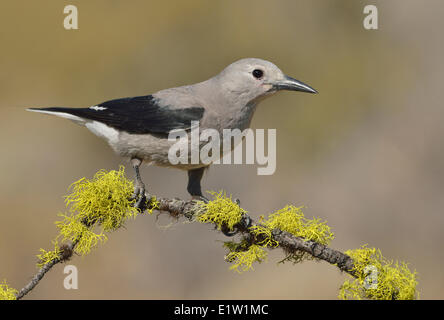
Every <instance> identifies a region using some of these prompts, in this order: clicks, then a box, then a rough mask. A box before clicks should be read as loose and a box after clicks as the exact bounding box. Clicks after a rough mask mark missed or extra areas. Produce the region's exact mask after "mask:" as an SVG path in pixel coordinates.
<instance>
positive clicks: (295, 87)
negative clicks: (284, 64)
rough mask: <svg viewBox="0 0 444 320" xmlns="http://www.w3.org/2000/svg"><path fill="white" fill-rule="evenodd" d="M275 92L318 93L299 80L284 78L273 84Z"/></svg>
mask: <svg viewBox="0 0 444 320" xmlns="http://www.w3.org/2000/svg"><path fill="white" fill-rule="evenodd" d="M273 89H275V90H290V91H302V92H308V93H318V92H317V91H316V90H315V89H313V88H312V87H310V86H309V85H308V84H305V83H303V82H301V81H299V80H296V79H294V78H292V77H289V76H285V77H284V79H283V80H280V81H278V82H276V83H274V84H273Z"/></svg>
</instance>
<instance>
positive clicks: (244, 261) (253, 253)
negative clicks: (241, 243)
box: [225, 244, 267, 273]
mask: <svg viewBox="0 0 444 320" xmlns="http://www.w3.org/2000/svg"><path fill="white" fill-rule="evenodd" d="M266 258H267V252H266V251H265V250H264V248H263V247H262V246H259V245H256V244H252V245H251V246H250V247H249V248H248V250H246V251H232V252H230V253H228V254H227V255H226V257H225V260H227V261H228V262H230V263H233V265H232V266H231V267H230V270H235V271H237V272H239V273H241V272H244V271H248V270H250V269H252V270H254V268H253V263H254V262H259V263H260V262H262V261H264V260H266Z"/></svg>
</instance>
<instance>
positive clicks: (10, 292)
mask: <svg viewBox="0 0 444 320" xmlns="http://www.w3.org/2000/svg"><path fill="white" fill-rule="evenodd" d="M17 294H18V291H17V290H16V289H14V288H11V287H9V286H8V285H7V284H6V280H3V282H0V300H17V298H16V296H17Z"/></svg>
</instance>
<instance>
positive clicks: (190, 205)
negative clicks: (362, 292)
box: [16, 198, 356, 300]
mask: <svg viewBox="0 0 444 320" xmlns="http://www.w3.org/2000/svg"><path fill="white" fill-rule="evenodd" d="M156 200H157V206H158V209H157V210H159V211H163V212H168V213H169V214H170V216H171V217H173V218H176V219H177V218H179V217H180V216H183V217H184V218H186V219H188V220H190V221H192V220H193V219H194V217H195V216H196V214H198V213H199V214H202V213H204V212H202V210H201V208H200V206H199V204H198V203H197V202H196V201H184V200H180V199H177V198H173V199H168V198H157V199H156ZM137 208H138V209H139V210H140V211H142V212H144V211H145V210H147V209H151V208H152V207H150V206H148V207H146V206H145V203H144V202H140V204H139V206H137ZM244 219H247V220H250V221H251V226H256V225H257V226H260V224H256V223H255V222H254V221H253V219H251V218H250V217H249V216H248V215H246V214H245V215H244ZM236 227H237V229H238V231H239V232H240V233H242V234H243V235H244V236H247V237H249V239H250V241H251V244H255V243H260V242H261V241H262V239H261V238H260V237H257V235H254V234H252V232H251V231H250V230H251V229H250V228H245V227H244V226H242V225H238V226H236ZM272 234H273V238H274V240H276V241H278V242H279V246H280V247H282V249H284V250H285V251H286V252H287V253H296V252H300V251H303V252H305V253H307V254H309V255H311V256H312V257H314V258H316V259H319V260H324V261H326V262H328V263H330V264H333V265H336V266H337V267H338V268H339V269H340V270H341V271H345V272H347V273H349V274H350V275H352V276H354V277H356V275H355V272H354V271H353V260H352V259H351V258H350V257H349V256H348V255H346V254H344V253H342V252H340V251H337V250H334V249H331V248H329V247H327V246H325V245H322V244H320V243H317V242H314V241H310V240H308V241H307V240H304V239H303V238H300V237H295V236H293V235H292V234H290V233H288V232H285V231H282V230H279V229H275V230H273V233H272ZM77 243H78V242H77V241H74V242H72V243H69V244H64V245H62V246H61V247H60V249H61V252H62V254H61V257H59V258H56V259H53V260H51V261H50V262H48V263H46V264H44V265H43V266H42V267H41V268H40V270H39V271H38V272H37V273H36V274H35V275H34V276H33V277H32V279H31V280H30V282H29V283H28V284H27V285H26V286H24V287H23V288H22V289H21V290H20V291H19V293H18V294H17V295H16V297H17V300H20V299H22V298H23V297H24V296H25V295H27V294H28V293H29V292H30V291H31V290H33V289H34V288H35V286H36V285H37V284H38V283H39V282H40V281H41V280H42V279H43V277H44V276H45V274H46V273H47V272H48V271H49V270H51V269H52V267H54V266H55V265H57V264H59V263H61V262H64V261H66V260H68V259H69V258H71V256H72V254H73V252H74V249H75V247H76V246H77Z"/></svg>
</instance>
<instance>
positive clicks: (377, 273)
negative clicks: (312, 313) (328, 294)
mask: <svg viewBox="0 0 444 320" xmlns="http://www.w3.org/2000/svg"><path fill="white" fill-rule="evenodd" d="M345 253H346V254H347V255H349V256H350V257H351V258H352V259H353V262H354V268H353V271H354V273H355V275H356V277H357V278H353V277H351V276H350V279H349V280H346V281H345V282H344V284H343V285H342V286H341V289H340V292H339V298H341V299H375V300H412V299H417V298H419V293H418V292H417V290H416V286H417V284H418V281H417V273H416V271H414V272H411V271H410V269H409V268H408V266H407V264H406V263H404V262H401V263H398V262H393V261H388V260H386V259H385V258H384V257H383V256H382V254H381V251H380V250H378V249H375V248H368V247H367V246H362V247H361V248H359V249H355V250H348V251H346V252H345Z"/></svg>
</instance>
